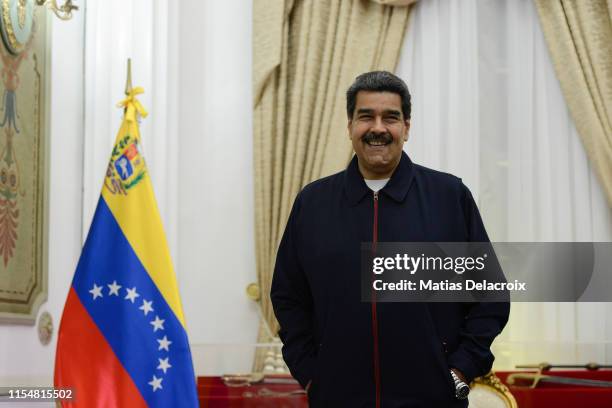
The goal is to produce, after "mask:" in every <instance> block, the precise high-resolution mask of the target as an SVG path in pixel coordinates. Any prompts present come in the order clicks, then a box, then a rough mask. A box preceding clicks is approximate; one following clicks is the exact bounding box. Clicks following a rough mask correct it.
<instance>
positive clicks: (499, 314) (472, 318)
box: [448, 185, 510, 382]
mask: <svg viewBox="0 0 612 408" xmlns="http://www.w3.org/2000/svg"><path fill="white" fill-rule="evenodd" d="M462 189H463V191H462V197H461V202H462V207H463V212H464V214H463V215H464V219H465V222H466V226H467V230H468V234H469V236H468V241H471V242H489V237H488V235H487V232H486V230H485V227H484V224H483V222H482V219H481V217H480V213H479V212H478V207H477V206H476V203H475V202H474V198H473V197H472V194H471V193H470V191H469V190H468V188H467V187H466V186H464V185H462ZM509 314H510V302H487V303H485V302H481V303H472V304H470V305H469V308H468V311H467V315H466V317H465V321H464V323H463V325H462V327H461V331H460V342H459V346H458V348H457V350H456V351H455V352H454V353H452V354H451V355H450V356H449V359H448V364H449V366H451V367H453V368H456V369H458V370H460V371H461V372H462V373H463V374H464V375H465V376H466V377H467V380H468V382H469V381H472V380H473V379H474V378H476V377H479V376H481V375H485V374H487V373H488V372H489V371H490V370H491V367H492V366H493V360H494V359H495V357H494V356H493V353H491V343H492V342H493V340H494V339H495V337H496V336H497V335H498V334H500V333H501V331H502V329H503V328H504V326H505V325H506V323H507V321H508V316H509Z"/></svg>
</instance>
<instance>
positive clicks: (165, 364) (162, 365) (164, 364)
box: [157, 357, 172, 374]
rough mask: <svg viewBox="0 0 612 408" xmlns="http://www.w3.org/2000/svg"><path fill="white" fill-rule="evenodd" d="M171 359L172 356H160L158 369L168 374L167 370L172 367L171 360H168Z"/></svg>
mask: <svg viewBox="0 0 612 408" xmlns="http://www.w3.org/2000/svg"><path fill="white" fill-rule="evenodd" d="M169 359H170V357H166V358H164V359H161V358H158V360H159V365H158V366H157V369H158V370H163V372H164V374H166V370H167V369H169V368H170V367H172V365H170V362H169V361H168V360H169Z"/></svg>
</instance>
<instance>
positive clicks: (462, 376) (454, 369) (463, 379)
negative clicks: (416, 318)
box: [306, 368, 468, 392]
mask: <svg viewBox="0 0 612 408" xmlns="http://www.w3.org/2000/svg"><path fill="white" fill-rule="evenodd" d="M451 371H452V372H453V373H455V375H456V376H457V377H459V379H460V380H461V381H463V382H464V383H466V384H467V383H468V382H467V379H466V378H465V375H463V373H462V372H461V371H459V370H457V369H456V368H451ZM308 385H310V383H308ZM306 387H307V388H306V392H308V386H306Z"/></svg>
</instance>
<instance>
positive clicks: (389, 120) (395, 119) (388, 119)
mask: <svg viewBox="0 0 612 408" xmlns="http://www.w3.org/2000/svg"><path fill="white" fill-rule="evenodd" d="M398 120H399V118H397V117H395V116H389V117H387V118H385V122H388V123H394V122H397V121H398Z"/></svg>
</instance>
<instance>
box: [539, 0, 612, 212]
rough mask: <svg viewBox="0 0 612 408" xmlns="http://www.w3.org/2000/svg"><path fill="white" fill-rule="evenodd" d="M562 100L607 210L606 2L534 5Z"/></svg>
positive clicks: (610, 146)
mask: <svg viewBox="0 0 612 408" xmlns="http://www.w3.org/2000/svg"><path fill="white" fill-rule="evenodd" d="M535 3H536V6H537V9H538V13H539V17H540V22H541V24H542V29H543V31H544V35H545V37H546V43H547V45H548V49H549V51H550V55H551V57H552V60H553V63H554V66H555V71H556V73H557V77H558V79H559V82H560V83H561V89H562V90H563V95H564V97H565V100H566V102H567V105H568V107H569V110H570V112H571V114H572V118H573V119H574V122H575V123H576V128H577V129H578V133H579V134H580V138H581V139H582V143H583V144H584V147H585V150H586V152H587V155H588V157H589V160H590V161H591V163H592V164H593V167H594V168H595V170H596V172H597V174H598V175H599V179H600V181H601V183H602V185H603V187H604V190H605V191H606V194H607V197H608V204H609V206H610V207H612V22H611V21H612V16H611V14H610V10H612V6H611V3H612V0H589V1H582V0H536V1H535Z"/></svg>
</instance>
